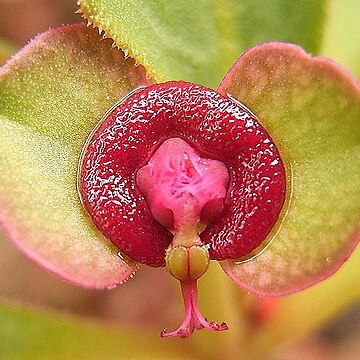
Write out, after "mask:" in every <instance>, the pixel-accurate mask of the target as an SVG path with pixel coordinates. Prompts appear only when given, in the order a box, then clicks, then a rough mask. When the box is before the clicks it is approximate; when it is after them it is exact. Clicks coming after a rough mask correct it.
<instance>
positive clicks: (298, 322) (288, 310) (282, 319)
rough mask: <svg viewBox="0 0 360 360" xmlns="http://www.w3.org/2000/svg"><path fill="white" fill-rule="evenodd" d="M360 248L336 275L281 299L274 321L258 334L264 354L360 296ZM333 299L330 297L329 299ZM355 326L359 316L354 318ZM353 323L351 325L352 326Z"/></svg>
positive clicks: (309, 330)
mask: <svg viewBox="0 0 360 360" xmlns="http://www.w3.org/2000/svg"><path fill="white" fill-rule="evenodd" d="M359 266H360V247H357V249H356V250H355V251H354V254H353V255H352V256H351V257H350V259H349V260H348V261H347V262H346V263H345V264H344V266H342V267H341V269H339V271H337V272H336V273H335V274H334V275H333V276H331V277H330V278H328V279H326V280H325V281H323V282H321V283H320V284H317V285H316V286H313V287H311V288H309V289H306V290H305V291H301V292H299V293H296V294H293V295H291V296H285V297H282V298H279V299H278V300H277V304H276V311H275V312H274V314H273V316H272V318H271V321H269V322H268V323H267V324H266V325H265V326H264V327H263V328H262V329H261V331H260V332H259V333H258V334H257V336H256V343H255V345H254V347H256V348H257V349H259V350H260V349H261V351H262V352H263V353H262V356H265V355H266V354H267V353H268V351H269V348H271V349H272V348H274V346H276V345H277V344H280V343H284V341H286V340H290V339H291V340H292V341H294V340H296V339H299V338H304V337H305V336H308V335H309V334H311V333H313V332H314V331H316V330H319V328H320V326H323V325H324V324H326V322H328V321H329V320H331V319H333V318H335V317H338V316H341V312H342V311H344V310H345V309H346V308H349V306H351V305H352V304H353V303H354V302H355V301H356V300H357V299H359V297H360V287H359V286H358V284H359V281H360V272H359ZM330 299H331V300H330ZM352 321H353V324H354V326H356V325H355V321H356V318H354V319H352ZM351 327H352V324H349V328H351Z"/></svg>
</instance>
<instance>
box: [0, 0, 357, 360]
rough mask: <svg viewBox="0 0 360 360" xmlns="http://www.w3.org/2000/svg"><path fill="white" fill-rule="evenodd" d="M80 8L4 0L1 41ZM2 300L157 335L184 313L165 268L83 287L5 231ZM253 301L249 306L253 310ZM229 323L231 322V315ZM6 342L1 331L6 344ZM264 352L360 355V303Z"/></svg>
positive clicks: (14, 44) (19, 40)
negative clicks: (106, 287)
mask: <svg viewBox="0 0 360 360" xmlns="http://www.w3.org/2000/svg"><path fill="white" fill-rule="evenodd" d="M76 10H77V6H76V3H75V1H59V0H32V1H25V0H0V43H1V44H3V45H2V48H3V49H6V53H7V54H9V53H11V52H15V51H16V49H19V48H20V47H22V46H23V45H24V44H25V43H26V42H27V41H28V40H29V39H31V38H32V37H33V36H35V35H36V34H37V33H39V32H42V31H44V30H46V29H48V28H49V27H53V26H59V25H62V24H69V23H77V22H81V21H82V18H81V16H80V15H78V14H75V11H76ZM1 56H2V57H0V61H4V60H5V57H6V56H7V55H5V51H3V54H2V55H1ZM225 281H227V282H228V283H229V285H228V286H230V287H231V289H232V291H233V292H234V293H236V294H237V296H238V298H239V301H243V303H244V304H259V302H258V301H259V300H258V299H256V298H255V297H252V296H250V295H247V294H244V293H242V291H241V290H239V289H237V288H236V286H235V285H233V284H232V283H231V281H230V280H227V279H226V280H225ZM354 286H358V284H354ZM200 296H201V293H200ZM0 301H1V302H4V303H9V304H17V305H19V306H30V307H34V308H42V309H45V310H47V311H50V312H53V311H55V312H56V313H61V314H65V315H67V316H68V315H71V316H72V315H76V316H81V317H83V318H86V319H91V320H96V321H104V322H106V323H109V324H115V325H116V326H121V327H122V328H133V329H141V330H142V331H143V330H144V329H149V331H150V330H151V331H152V332H153V333H154V334H155V335H156V336H157V333H158V332H160V330H161V329H163V328H164V327H165V326H167V327H168V328H170V329H171V328H175V327H176V326H177V325H178V324H179V323H180V321H181V319H182V313H183V309H182V301H181V299H180V294H179V289H178V288H177V284H176V282H175V281H173V280H172V279H171V277H170V276H168V274H167V273H166V272H165V271H164V270H162V269H152V268H145V267H143V268H141V269H140V270H139V271H138V274H137V275H136V276H135V277H134V278H133V279H131V280H130V281H128V282H127V283H126V284H124V285H122V286H119V287H117V288H116V289H114V290H112V291H92V290H85V289H81V288H78V287H76V286H73V285H70V284H68V283H66V282H64V281H62V280H60V279H59V278H57V277H56V276H54V275H52V274H50V273H48V272H46V271H45V270H43V269H41V268H40V267H38V266H37V265H35V264H34V263H33V262H31V261H29V260H28V259H27V258H25V257H24V256H23V255H22V254H21V253H20V252H18V251H17V250H16V249H15V248H14V246H13V245H12V244H11V243H10V242H9V241H8V240H7V238H6V236H5V235H4V234H2V233H0ZM328 301H329V302H331V301H332V299H331V298H329V299H328ZM261 304H264V302H261V303H260V305H261ZM209 306H210V305H209ZM252 306H253V305H249V309H250V313H251V309H252ZM253 315H254V314H253ZM256 316H258V317H260V318H261V316H262V315H261V314H260V315H259V314H255V315H254V317H255V318H254V319H255V320H254V321H255V322H256V318H257V317H256ZM219 320H222V319H219ZM228 322H229V325H230V327H231V319H229V320H228ZM1 326H2V324H1V323H0V327H1ZM195 336H196V335H195ZM2 341H3V339H1V331H0V347H1V343H2ZM165 341H166V340H165ZM266 359H271V360H272V359H273V360H285V359H289V360H292V359H319V360H321V359H329V360H347V359H360V304H358V303H355V304H353V306H352V307H350V308H347V309H344V310H343V311H342V312H341V313H339V314H338V315H337V316H335V318H333V319H332V320H331V321H330V322H328V323H326V324H324V325H322V326H320V327H318V328H317V330H316V331H315V332H314V333H312V334H310V335H307V336H306V337H305V338H301V339H296V341H294V340H291V339H290V340H289V341H286V343H282V344H280V345H279V346H277V347H276V348H275V349H274V350H272V351H271V352H270V353H269V354H268V355H267V357H266Z"/></svg>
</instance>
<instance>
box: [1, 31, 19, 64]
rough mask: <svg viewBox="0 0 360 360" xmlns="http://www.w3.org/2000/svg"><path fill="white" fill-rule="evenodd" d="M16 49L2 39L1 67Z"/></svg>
mask: <svg viewBox="0 0 360 360" xmlns="http://www.w3.org/2000/svg"><path fill="white" fill-rule="evenodd" d="M15 50H16V48H15V46H14V45H13V44H11V43H10V42H8V41H6V40H5V39H2V38H0V66H1V65H3V64H4V63H5V61H6V60H7V59H8V58H9V57H10V56H11V55H12V54H13V53H14V52H15Z"/></svg>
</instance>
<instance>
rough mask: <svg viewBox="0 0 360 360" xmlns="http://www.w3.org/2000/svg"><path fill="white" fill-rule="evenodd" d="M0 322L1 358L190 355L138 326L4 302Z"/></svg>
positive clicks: (176, 357) (63, 359)
mask: <svg viewBox="0 0 360 360" xmlns="http://www.w3.org/2000/svg"><path fill="white" fill-rule="evenodd" d="M0 322H1V327H0V339H1V347H0V358H1V359H8V360H21V359H54V360H56V359H59V360H60V359H61V360H66V359H89V360H90V359H129V360H135V359H150V358H152V359H159V360H165V359H169V360H170V359H171V360H173V359H174V360H180V359H191V358H189V355H188V354H187V353H186V352H185V351H184V347H183V346H182V345H181V344H180V343H179V342H177V343H175V342H173V341H172V342H169V343H167V342H166V341H165V342H164V341H163V340H162V339H161V338H160V337H154V336H151V335H150V334H149V333H146V332H144V331H140V330H137V331H136V333H135V331H134V330H130V329H115V328H114V327H110V326H105V325H104V324H101V323H95V322H94V323H92V322H85V321H80V320H75V319H70V318H61V317H59V316H55V315H50V314H47V313H43V312H40V311H35V310H32V311H31V310H29V309H24V308H19V307H14V306H9V305H5V304H1V305H0ZM139 344H141V346H139Z"/></svg>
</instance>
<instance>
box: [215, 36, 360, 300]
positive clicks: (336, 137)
mask: <svg viewBox="0 0 360 360" xmlns="http://www.w3.org/2000/svg"><path fill="white" fill-rule="evenodd" d="M218 91H219V92H220V93H222V94H229V93H230V94H231V95H233V96H234V97H236V98H238V99H239V100H240V101H241V102H243V103H244V104H246V105H247V106H248V107H249V108H250V109H251V110H252V111H253V112H254V113H255V114H257V116H258V117H259V119H260V122H261V123H262V124H263V125H264V127H265V128H266V129H267V130H268V132H269V133H270V134H271V136H272V138H273V139H274V141H275V143H276V144H277V146H278V148H279V150H280V153H281V155H282V157H283V159H284V160H285V162H286V163H287V173H288V177H289V181H288V190H287V192H288V198H289V200H288V204H287V205H286V206H285V208H284V213H283V216H282V217H281V219H280V221H279V226H278V228H277V229H275V230H276V231H274V232H273V234H272V236H273V240H272V242H271V243H270V245H269V247H268V248H267V249H266V250H265V251H264V252H263V253H262V254H260V255H259V256H258V257H256V258H254V259H253V260H251V261H249V262H244V263H238V262H236V261H229V262H224V263H223V264H222V266H223V268H224V270H225V272H226V273H227V274H228V275H229V276H230V277H231V278H232V279H233V280H234V281H235V282H236V283H238V284H239V285H241V286H243V287H244V288H246V289H247V290H249V291H251V292H254V293H257V294H262V295H282V294H286V293H290V292H293V291H297V290H300V289H303V288H305V287H308V286H310V285H312V284H314V283H315V282H318V281H320V280H322V279H324V278H326V277H328V276H329V275H331V274H332V273H333V272H334V271H336V270H337V269H338V268H339V266H340V265H341V264H342V263H343V262H344V261H345V260H346V259H347V258H348V256H349V255H350V253H351V252H352V250H353V249H354V247H355V246H356V244H357V243H358V241H359V237H360V226H359V224H360V216H359V215H360V203H359V201H358V194H359V193H360V178H359V173H360V131H359V130H360V122H359V119H360V89H359V85H358V84H357V83H356V82H355V81H353V80H352V79H351V78H350V76H349V75H348V74H347V73H346V72H345V71H344V70H342V69H341V68H340V67H339V66H338V65H336V64H335V63H333V62H331V61H330V60H327V59H322V58H313V57H311V56H309V55H307V54H306V53H305V52H304V51H303V50H302V49H301V48H299V47H297V46H294V45H289V44H281V43H269V44H265V45H260V46H258V47H255V48H254V49H251V50H249V51H248V52H247V53H245V54H244V55H243V56H242V57H241V58H240V59H239V60H238V62H237V63H236V64H235V65H234V67H233V68H232V69H231V70H230V71H229V73H228V74H227V75H226V77H225V79H224V80H223V82H222V83H221V85H220V87H219V89H218Z"/></svg>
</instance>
